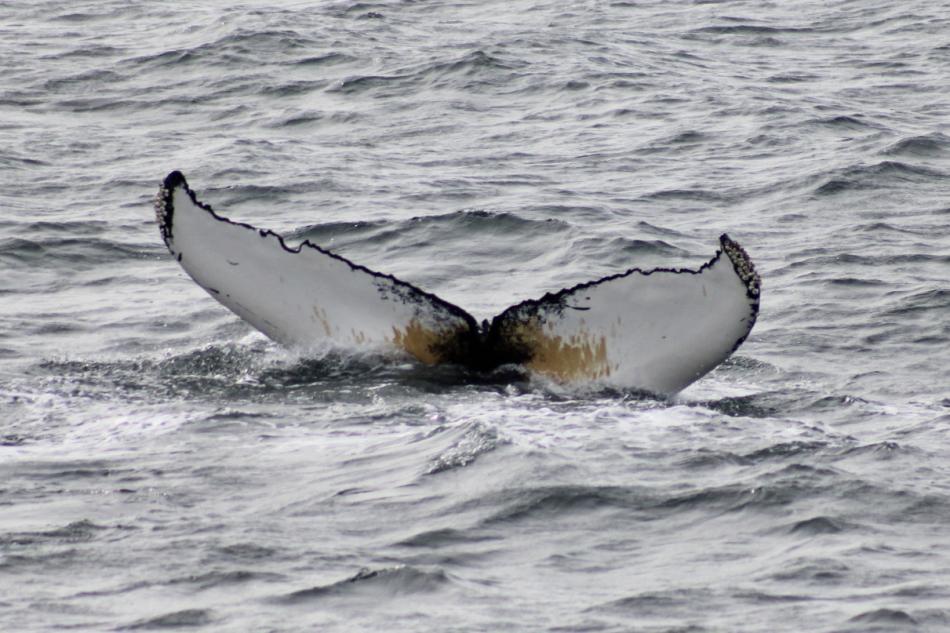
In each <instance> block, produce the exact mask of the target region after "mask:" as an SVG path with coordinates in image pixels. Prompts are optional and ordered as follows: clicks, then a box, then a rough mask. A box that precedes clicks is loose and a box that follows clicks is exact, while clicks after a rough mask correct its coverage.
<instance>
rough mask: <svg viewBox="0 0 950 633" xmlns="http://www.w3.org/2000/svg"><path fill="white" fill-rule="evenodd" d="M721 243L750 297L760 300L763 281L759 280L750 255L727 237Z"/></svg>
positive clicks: (721, 239)
mask: <svg viewBox="0 0 950 633" xmlns="http://www.w3.org/2000/svg"><path fill="white" fill-rule="evenodd" d="M720 241H721V243H722V250H723V251H725V253H726V255H727V256H728V257H729V259H730V260H731V261H732V266H733V268H735V271H736V274H737V275H739V279H741V280H742V283H744V284H745V287H746V291H747V292H748V293H749V296H750V297H752V298H753V299H758V297H759V293H760V291H761V289H762V280H761V279H760V278H759V273H757V272H756V270H755V265H753V263H752V260H751V259H750V258H749V254H748V253H746V252H745V249H744V248H742V247H741V246H739V245H738V244H736V243H735V242H733V241H732V240H731V239H729V237H727V236H725V235H723V236H722V238H720Z"/></svg>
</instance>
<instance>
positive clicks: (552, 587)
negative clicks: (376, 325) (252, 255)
mask: <svg viewBox="0 0 950 633" xmlns="http://www.w3.org/2000/svg"><path fill="white" fill-rule="evenodd" d="M226 5H229V6H226ZM948 126H950V5H948V4H947V3H945V2H925V1H922V0H921V1H917V0H912V1H910V2H889V1H883V0H869V1H851V0H831V1H827V2H826V1H822V2H817V1H814V2H808V1H796V2H788V3H761V2H752V1H740V0H726V1H722V2H695V3H691V2H650V1H645V2H625V1H616V2H607V1H595V0H589V1H564V2H539V1H536V0H525V1H520V0H516V1H514V2H491V1H489V2H456V1H446V2H421V1H408V0H407V1H396V0H392V1H383V2H377V1H367V2H359V1H353V0H341V1H337V2H290V1H288V2H260V1H259V0H249V1H247V2H241V3H218V2H211V1H210V0H203V1H201V0H198V1H194V0H189V1H188V2H184V1H181V0H174V1H169V2H138V3H131V2H125V1H119V0H82V1H78V2H70V3H63V2H51V1H45V0H39V1H27V0H15V1H4V0H0V630H3V631H50V630H78V631H115V630H165V629H173V630H201V631H317V630H319V631H440V632H442V631H455V632H463V631H464V632H468V631H519V632H520V631H610V632H613V631H618V632H619V631H651V632H652V631H655V632H660V631H691V632H705V631H872V630H873V631H900V630H908V631H946V630H950V571H948V569H950V431H948V429H950V196H948V183H950V179H948V178H950V131H948ZM173 169H180V170H182V171H183V172H184V173H185V174H186V175H187V176H188V179H189V183H190V184H191V185H192V187H193V188H195V189H196V190H197V191H198V192H199V195H200V197H201V199H202V200H203V201H205V202H208V203H211V204H212V205H214V207H215V209H216V210H218V211H219V212H221V213H223V214H225V215H228V216H230V217H232V218H234V219H237V220H240V221H244V222H249V223H252V224H255V225H257V226H263V227H267V228H270V229H274V230H277V231H280V232H284V233H286V234H288V235H289V236H290V237H293V238H304V237H307V238H310V239H311V240H313V241H315V242H317V243H319V244H322V245H323V246H326V247H328V248H331V249H333V250H335V251H337V252H339V253H341V254H344V255H346V256H347V257H349V258H351V259H352V260H354V261H356V262H359V263H361V264H364V265H366V266H370V267H372V268H374V269H377V270H382V271H384V272H388V273H392V274H395V275H397V276H399V277H401V278H403V279H405V280H407V281H410V282H412V283H414V284H416V285H418V286H420V287H422V288H424V289H426V290H429V291H432V292H435V293H437V294H439V295H440V296H442V297H444V298H445V299H447V300H449V301H452V302H454V303H457V304H459V305H461V306H463V307H464V308H466V309H468V310H469V311H471V312H472V313H473V314H474V315H475V316H476V317H477V318H483V317H488V316H491V315H492V314H494V313H496V312H498V311H500V310H501V309H503V308H505V307H506V306H508V305H510V304H513V303H515V302H517V301H520V300H522V299H526V298H531V297H537V296H539V295H541V294H543V293H544V292H546V291H549V290H557V289H559V288H561V287H565V286H569V285H572V284H575V283H578V282H581V281H585V280H589V279H593V278H596V277H599V276H602V275H605V274H609V273H613V272H619V271H622V270H626V269H627V268H630V267H632V266H639V267H641V268H646V267H652V266H690V267H694V266H698V265H700V264H701V263H702V262H704V261H706V260H707V259H708V258H709V257H711V256H712V254H713V252H714V251H715V248H716V245H717V238H718V236H719V234H720V233H722V232H728V233H729V234H730V235H731V236H732V237H733V238H734V239H736V240H738V241H739V242H741V243H742V244H743V245H744V246H745V247H746V249H747V250H748V251H749V253H750V255H751V256H752V258H753V259H754V261H755V262H756V265H757V267H758V269H759V271H760V272H761V274H762V278H763V295H762V311H761V314H760V317H759V321H758V324H757V325H756V327H755V329H754V330H753V332H752V335H751V336H750V338H749V339H748V340H747V341H746V343H745V344H744V345H743V346H742V347H741V348H740V349H739V350H738V352H737V354H736V355H735V356H734V357H733V358H731V359H730V360H729V361H727V363H726V364H724V365H723V366H721V367H720V368H719V369H717V370H716V371H714V372H713V373H712V374H710V375H709V376H708V377H706V378H704V379H703V380H701V381H700V382H698V383H696V384H695V385H693V386H691V387H689V388H688V389H687V390H685V391H684V392H682V393H681V394H680V395H679V396H677V397H676V398H673V399H671V400H657V399H650V398H643V397H641V396H637V395H636V394H629V393H617V392H604V391H598V390H579V391H578V390H574V391H570V390H566V389H563V388H558V387H556V386H553V385H549V384H542V383H541V382H538V381H526V380H523V379H521V380H514V381H511V382H506V381H504V380H498V379H495V380H492V379H480V378H479V377H476V376H471V375H465V374H464V373H462V372H460V371H458V370H454V369H452V368H439V369H432V368H423V367H420V366H417V365H414V364H412V363H410V362H408V361H403V360H391V359H383V358H367V357H358V356H355V355H347V354H337V355H331V356H325V357H318V358H312V357H303V356H300V355H298V354H295V353H294V352H292V351H287V350H282V349H281V348H279V347H278V346H276V345H275V344H273V343H271V342H268V341H267V340H266V339H264V338H263V337H262V336H261V335H259V334H257V333H256V332H254V331H253V330H252V329H251V328H249V327H248V326H246V325H245V324H243V323H242V322H241V321H239V320H238V319H237V318H236V317H235V316H233V315H232V314H231V313H229V312H228V311H227V310H225V309H224V308H222V307H221V306H219V305H218V304H217V303H216V302H214V301H213V300H212V299H211V298H210V297H208V296H207V295H206V294H205V293H204V292H203V291H202V290H201V289H200V288H198V287H197V286H196V285H195V284H194V283H193V282H191V280H190V279H188V278H187V277H186V275H185V274H184V272H183V271H182V270H181V269H180V268H179V267H178V266H177V265H176V263H175V262H174V261H172V259H171V258H170V257H169V256H168V254H167V251H166V250H165V248H164V246H163V244H162V242H161V239H160V237H159V234H158V230H157V227H156V225H155V221H154V216H153V211H152V207H151V203H152V197H153V196H154V194H155V192H156V191H157V188H158V185H159V183H160V181H161V179H162V178H163V177H164V176H165V175H166V174H167V173H168V172H169V171H171V170H173Z"/></svg>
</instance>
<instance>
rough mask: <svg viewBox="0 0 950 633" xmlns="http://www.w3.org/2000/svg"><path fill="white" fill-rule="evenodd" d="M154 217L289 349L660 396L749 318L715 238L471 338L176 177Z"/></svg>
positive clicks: (712, 357) (517, 311)
mask: <svg viewBox="0 0 950 633" xmlns="http://www.w3.org/2000/svg"><path fill="white" fill-rule="evenodd" d="M182 194H184V195H182ZM155 210H156V216H157V218H158V222H159V226H160V230H161V235H162V239H163V240H164V242H165V245H166V246H167V247H168V249H169V251H170V252H171V253H172V255H173V256H175V258H176V259H177V260H178V261H179V263H180V264H181V265H182V266H183V267H184V269H185V270H186V272H188V274H189V275H191V276H192V278H194V279H195V281H196V282H198V284H199V285H201V286H202V287H203V288H205V289H206V290H207V291H208V292H209V293H210V294H211V295H212V296H213V297H214V298H215V299H217V300H218V301H220V302H221V303H223V304H224V305H225V306H227V307H228V308H230V309H231V310H232V311H234V312H235V313H237V314H238V315H239V316H241V317H242V318H244V319H245V320H247V321H248V322H250V323H251V324H252V325H254V326H255V327H257V328H258V329H260V330H261V331H262V332H264V333H265V334H266V335H268V336H270V337H271V338H274V339H275V340H277V341H279V342H282V343H285V344H290V345H297V346H304V347H306V346H312V345H316V344H319V343H321V341H330V342H334V343H337V344H341V345H375V346H383V347H390V348H392V347H395V348H397V349H403V350H405V351H406V352H408V353H409V354H411V355H413V356H415V357H416V358H417V359H419V360H420V361H423V362H426V363H430V364H432V363H446V362H447V363H456V364H459V365H463V366H465V367H468V368H471V369H474V370H478V371H485V370H491V369H493V368H496V367H498V366H501V365H506V364H519V365H524V366H526V367H528V368H529V369H531V370H534V371H536V372H537V373H541V374H545V375H548V376H550V377H552V378H554V379H556V380H559V381H563V382H572V381H578V380H601V381H604V382H607V383H612V384H614V385H616V386H621V387H630V388H636V389H641V390H646V391H653V392H656V393H672V392H675V391H678V390H679V389H681V388H682V387H684V386H685V385H687V384H689V383H690V382H692V381H694V380H696V379H697V378H699V377H700V376H702V375H703V374H705V373H706V372H708V371H709V370H710V369H712V368H713V367H715V366H716V365H717V364H719V363H720V362H721V361H722V360H724V359H725V358H726V357H727V356H728V355H729V354H731V353H732V352H733V351H734V350H735V349H736V348H737V347H738V346H739V345H741V344H742V342H743V341H744V340H745V338H746V337H747V336H748V333H749V330H751V328H752V326H753V325H754V323H755V320H756V317H757V315H758V309H759V294H760V280H759V276H758V274H757V273H756V271H755V267H754V266H753V264H752V262H751V260H750V259H749V257H748V255H747V254H746V252H745V250H744V249H743V248H742V247H741V246H739V245H738V244H737V243H736V242H734V241H733V240H731V239H730V238H729V237H728V236H727V235H725V234H723V235H722V236H721V237H720V238H719V242H720V249H719V250H718V251H717V252H716V254H715V255H714V256H713V258H712V259H711V260H709V261H708V262H706V263H704V264H703V265H702V266H701V267H699V268H698V269H695V270H691V269H683V268H680V269H672V268H654V269H651V270H641V269H639V268H631V269H629V270H627V271H626V272H623V273H618V274H615V275H610V276H607V277H603V278H601V279H598V280H595V281H591V282H587V283H582V284H578V285H576V286H573V287H571V288H565V289H563V290H560V291H558V292H555V293H548V294H545V295H544V296H543V297H541V298H540V299H533V300H526V301H522V302H521V303H518V304H516V305H514V306H512V307H510V308H508V309H507V310H505V311H503V312H502V313H501V314H499V315H498V316H496V317H494V318H493V319H492V321H491V322H490V323H488V322H487V321H486V322H483V324H482V325H481V326H480V325H479V324H478V322H477V321H476V320H475V318H474V317H472V316H471V315H470V314H469V313H468V312H466V311H465V310H463V309H462V308H460V307H458V306H456V305H454V304H452V303H450V302H448V301H445V300H443V299H441V298H439V297H437V296H436V295H434V294H431V293H429V292H426V291H424V290H422V289H420V288H417V287H416V286H414V285H412V284H411V283H408V282H405V281H402V280H400V279H397V278H396V277H394V276H392V275H388V274H384V273H380V272H377V271H374V270H371V269H369V268H366V267H365V266H361V265H359V264H355V263H353V262H351V261H350V260H348V259H346V258H345V257H342V256H340V255H337V254H335V253H332V252H330V251H328V250H326V249H323V248H321V247H320V246H318V245H316V244H314V243H312V242H310V241H309V240H305V241H304V242H302V243H301V244H300V245H299V246H296V247H291V246H288V245H287V243H286V242H285V241H284V238H283V237H282V236H280V235H278V234H277V233H274V232H272V231H270V230H266V229H258V228H256V227H253V226H251V225H249V224H245V223H241V222H235V221H232V220H230V219H228V218H226V217H224V216H221V215H219V214H217V213H216V212H215V211H214V209H212V207H211V206H210V205H207V204H205V203H203V202H200V201H199V200H198V198H197V196H196V195H195V193H194V191H192V190H191V188H190V187H189V186H188V183H187V181H186V180H185V177H184V175H183V174H182V173H181V172H179V171H173V172H171V173H170V174H168V176H167V177H166V178H165V179H164V181H163V183H162V186H161V189H160V190H159V193H158V196H157V197H156V209H155ZM723 254H725V255H726V257H725V258H723V257H722V256H723ZM723 260H725V261H726V262H728V264H729V265H728V267H725V266H723V265H722V264H721V262H723ZM717 294H718V295H719V296H717ZM723 337H728V339H724V338H723Z"/></svg>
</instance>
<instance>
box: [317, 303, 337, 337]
mask: <svg viewBox="0 0 950 633" xmlns="http://www.w3.org/2000/svg"><path fill="white" fill-rule="evenodd" d="M313 318H314V319H315V320H317V321H319V322H320V325H322V326H323V331H324V333H326V335H327V337H328V338H329V337H331V336H333V330H332V329H331V328H330V319H328V318H327V311H326V310H324V309H323V308H318V307H317V306H314V307H313Z"/></svg>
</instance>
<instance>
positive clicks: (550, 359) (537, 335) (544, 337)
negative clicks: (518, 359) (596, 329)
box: [514, 319, 612, 382]
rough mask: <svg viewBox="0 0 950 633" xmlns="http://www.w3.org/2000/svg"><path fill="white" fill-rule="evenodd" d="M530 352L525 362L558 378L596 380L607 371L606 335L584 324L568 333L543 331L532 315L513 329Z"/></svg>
mask: <svg viewBox="0 0 950 633" xmlns="http://www.w3.org/2000/svg"><path fill="white" fill-rule="evenodd" d="M514 335H515V337H516V338H517V340H518V341H519V342H520V344H521V345H523V346H524V347H526V348H527V349H528V350H529V351H530V354H531V358H530V360H528V361H527V362H526V363H525V366H527V367H528V369H531V370H532V371H536V372H538V373H540V374H544V375H546V376H550V377H551V378H554V379H555V380H558V381H561V382H568V381H572V380H578V379H586V380H596V379H598V378H606V377H607V376H609V375H610V372H611V369H612V368H611V366H610V362H609V361H608V359H607V337H605V336H594V335H591V334H590V333H589V332H588V331H587V329H586V328H584V329H582V330H581V331H579V332H578V333H577V334H574V335H572V336H570V337H567V338H565V337H561V336H556V335H552V334H547V333H545V332H544V329H543V328H542V327H541V325H540V324H539V323H538V321H537V320H536V319H532V320H531V321H529V322H528V323H523V324H519V325H518V326H517V328H516V331H515V333H514Z"/></svg>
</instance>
